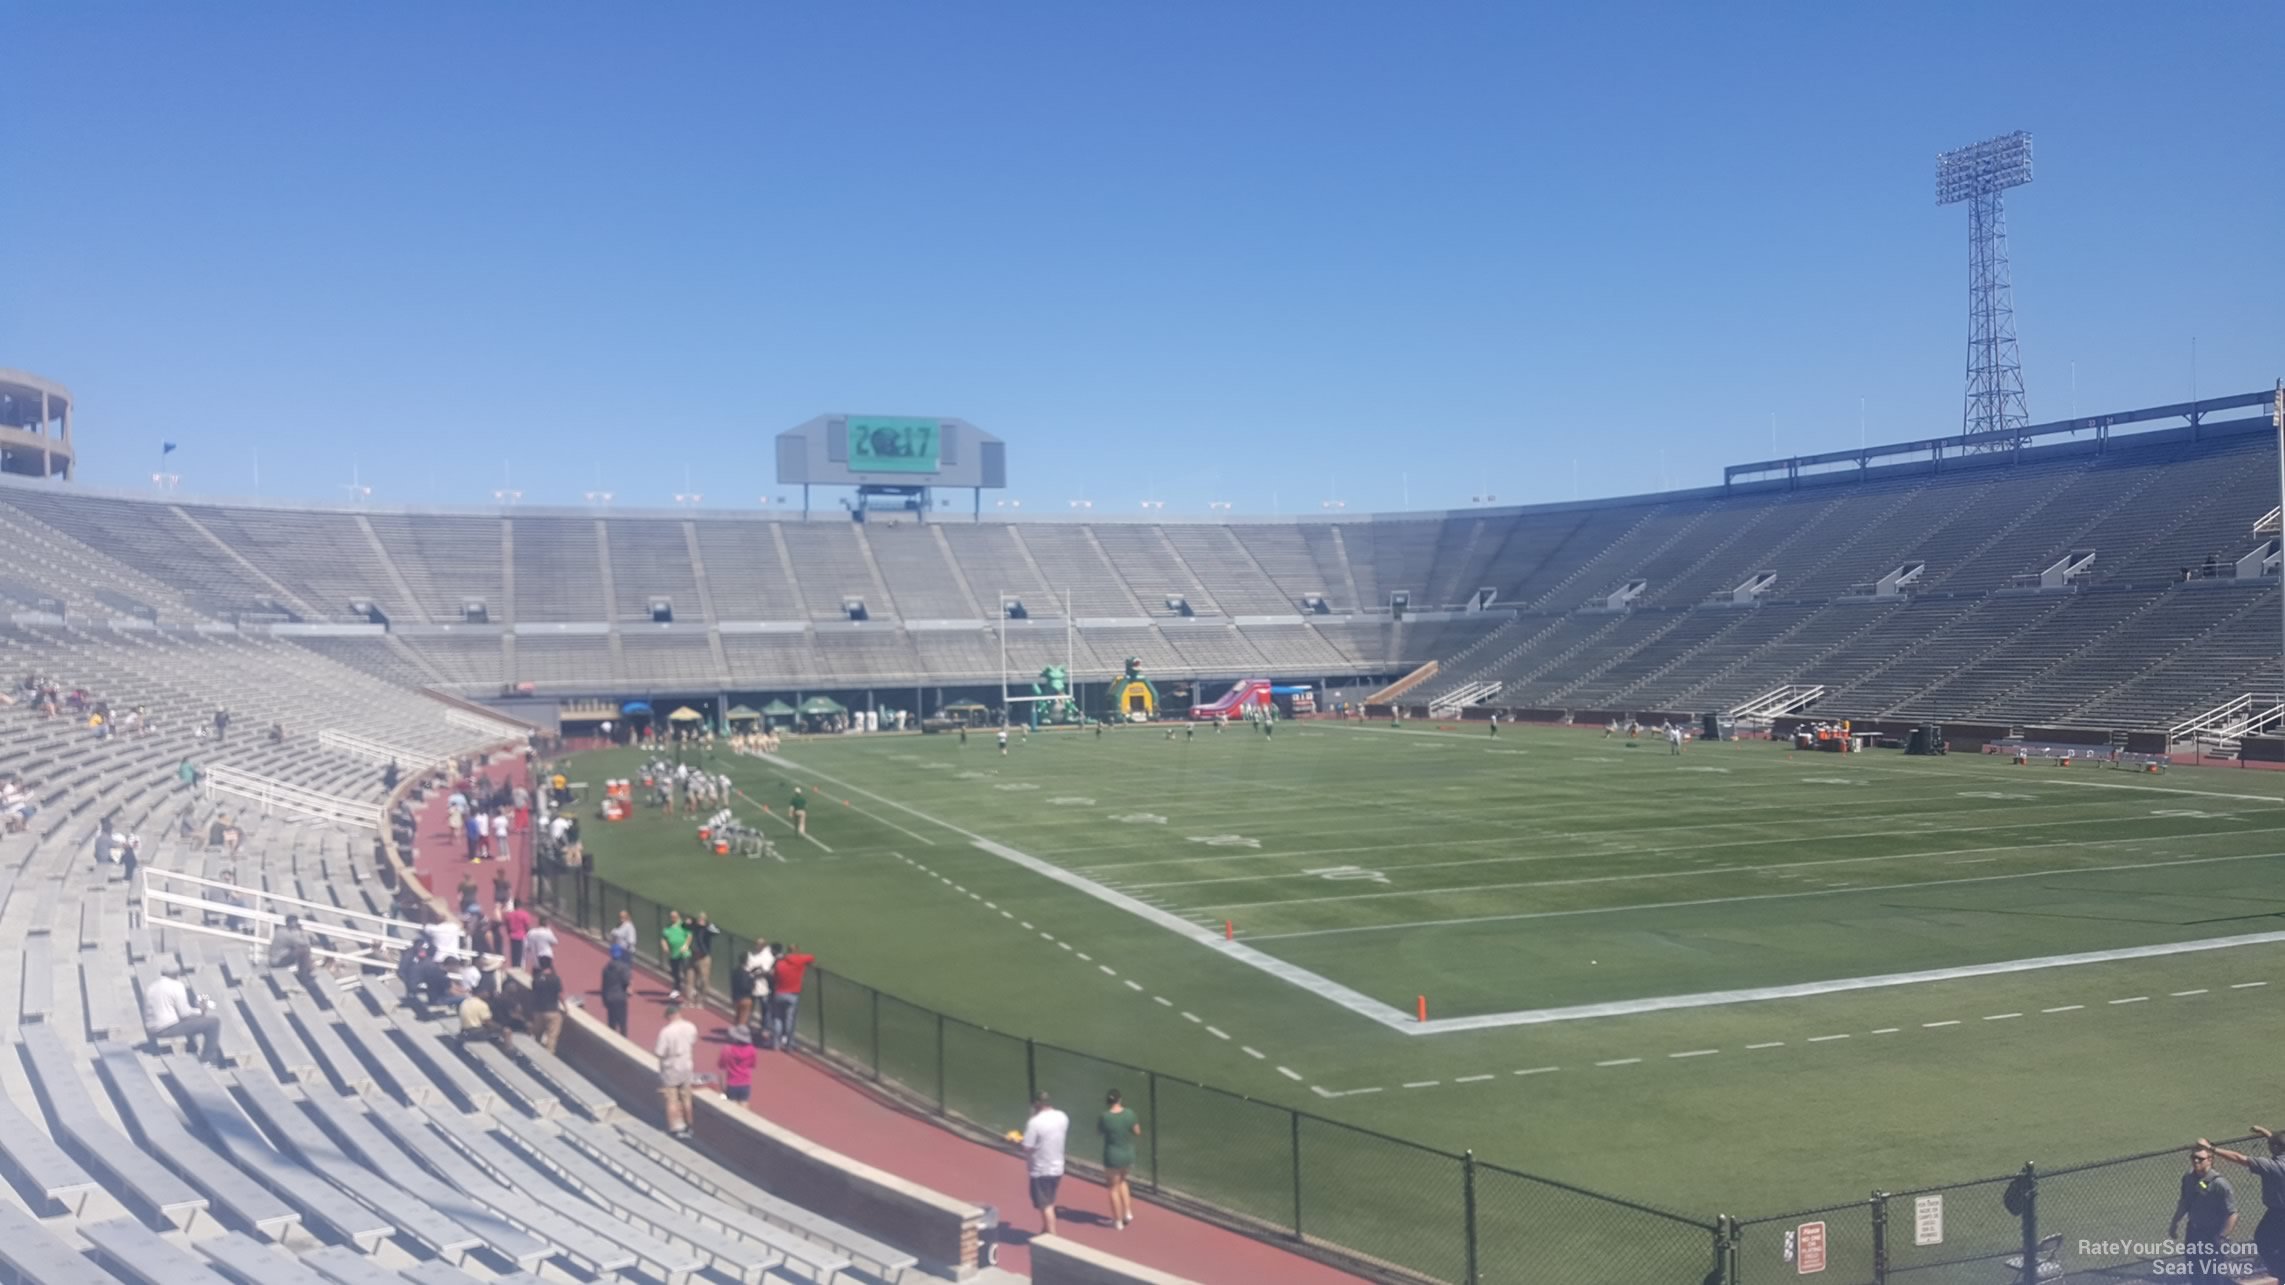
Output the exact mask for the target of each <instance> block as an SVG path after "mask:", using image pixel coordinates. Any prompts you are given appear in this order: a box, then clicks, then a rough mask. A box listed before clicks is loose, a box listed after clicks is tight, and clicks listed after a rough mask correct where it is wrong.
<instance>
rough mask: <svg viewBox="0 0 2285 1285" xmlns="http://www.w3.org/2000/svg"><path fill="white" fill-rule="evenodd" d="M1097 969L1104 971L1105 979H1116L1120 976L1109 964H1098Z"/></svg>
mask: <svg viewBox="0 0 2285 1285" xmlns="http://www.w3.org/2000/svg"><path fill="white" fill-rule="evenodd" d="M1095 967H1097V968H1100V969H1102V970H1103V976H1105V977H1116V976H1118V975H1119V970H1118V969H1116V968H1113V967H1111V966H1110V965H1109V964H1097V965H1095Z"/></svg>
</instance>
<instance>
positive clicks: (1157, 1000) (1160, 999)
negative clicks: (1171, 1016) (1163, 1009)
mask: <svg viewBox="0 0 2285 1285" xmlns="http://www.w3.org/2000/svg"><path fill="white" fill-rule="evenodd" d="M1150 998H1151V1002H1152V1003H1154V1004H1164V1005H1166V1006H1167V1007H1168V1008H1172V1007H1174V1001H1173V1000H1170V999H1168V998H1167V997H1166V996H1164V995H1153V996H1151V997H1150Z"/></svg>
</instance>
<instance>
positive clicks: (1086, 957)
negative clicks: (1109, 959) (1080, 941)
mask: <svg viewBox="0 0 2285 1285" xmlns="http://www.w3.org/2000/svg"><path fill="white" fill-rule="evenodd" d="M1079 961H1080V962H1081V963H1085V964H1092V963H1094V962H1095V957H1094V956H1093V955H1090V954H1088V953H1087V952H1086V951H1080V952H1079Z"/></svg>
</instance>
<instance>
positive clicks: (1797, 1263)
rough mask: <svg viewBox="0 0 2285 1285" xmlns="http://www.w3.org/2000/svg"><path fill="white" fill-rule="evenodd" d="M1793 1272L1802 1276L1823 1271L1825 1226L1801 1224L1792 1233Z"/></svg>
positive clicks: (1821, 1224) (1820, 1224)
mask: <svg viewBox="0 0 2285 1285" xmlns="http://www.w3.org/2000/svg"><path fill="white" fill-rule="evenodd" d="M1793 1270H1794V1271H1795V1272H1796V1273H1798V1274H1799V1275H1802V1276H1814V1275H1816V1274H1817V1273H1818V1272H1821V1271H1824V1270H1825V1224H1823V1223H1821V1222H1819V1223H1803V1224H1801V1230H1799V1231H1798V1232H1795V1233H1794V1252H1793Z"/></svg>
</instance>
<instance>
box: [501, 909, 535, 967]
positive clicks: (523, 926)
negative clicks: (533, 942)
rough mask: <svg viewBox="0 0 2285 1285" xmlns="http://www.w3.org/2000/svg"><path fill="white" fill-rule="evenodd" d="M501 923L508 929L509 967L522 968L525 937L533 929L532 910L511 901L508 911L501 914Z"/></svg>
mask: <svg viewBox="0 0 2285 1285" xmlns="http://www.w3.org/2000/svg"><path fill="white" fill-rule="evenodd" d="M500 923H501V925H502V926H503V927H505V928H506V929H507V930H508V967H510V968H522V967H523V966H524V938H526V937H528V936H530V935H531V931H532V912H531V911H529V910H526V909H524V908H523V907H522V906H519V905H516V904H515V903H514V902H510V903H508V909H507V912H506V913H505V914H502V915H501V916H500Z"/></svg>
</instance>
